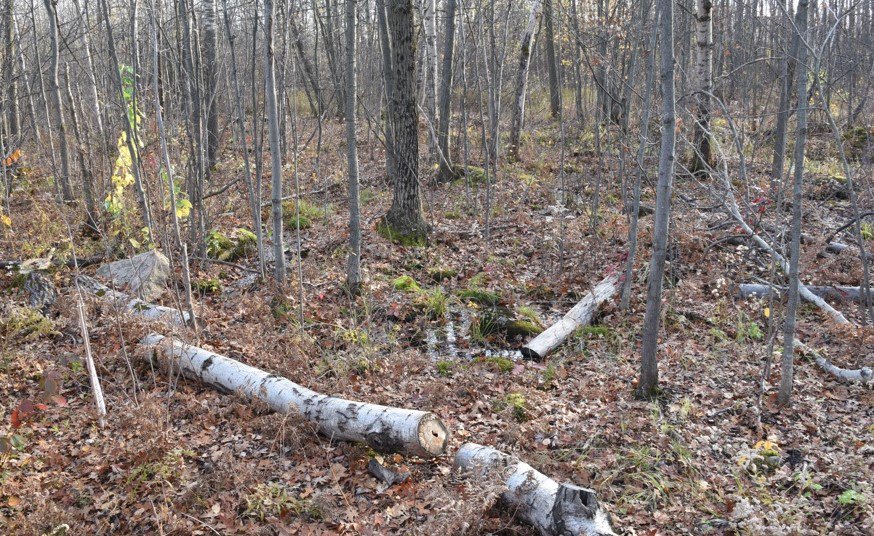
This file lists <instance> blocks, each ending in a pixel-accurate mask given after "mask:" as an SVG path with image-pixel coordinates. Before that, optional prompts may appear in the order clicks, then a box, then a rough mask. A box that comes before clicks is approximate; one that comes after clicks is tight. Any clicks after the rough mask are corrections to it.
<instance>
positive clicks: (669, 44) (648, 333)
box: [637, 0, 677, 397]
mask: <svg viewBox="0 0 874 536" xmlns="http://www.w3.org/2000/svg"><path fill="white" fill-rule="evenodd" d="M658 6H659V10H660V13H659V24H658V26H659V29H658V31H659V32H660V33H661V37H660V41H661V43H660V46H661V51H660V54H661V89H662V141H661V152H660V153H659V176H658V183H657V184H656V208H655V223H654V225H653V240H652V258H651V259H650V263H649V276H648V278H647V292H646V313H645V314H644V317H643V337H642V338H643V350H642V355H641V360H640V382H639V384H638V387H637V392H638V395H639V396H642V397H652V396H655V395H656V394H658V389H659V369H658V338H659V325H660V323H661V320H660V316H661V305H662V281H663V280H664V277H665V259H666V258H667V249H668V248H667V246H668V232H669V230H670V220H671V184H672V182H673V179H674V159H675V155H674V149H675V142H676V130H675V129H676V124H677V112H676V107H675V104H674V99H675V96H674V95H675V91H674V3H673V0H659V2H658ZM653 31H656V30H655V29H653Z"/></svg>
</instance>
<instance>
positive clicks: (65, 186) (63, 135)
mask: <svg viewBox="0 0 874 536" xmlns="http://www.w3.org/2000/svg"><path fill="white" fill-rule="evenodd" d="M56 1H57V0H44V3H45V6H46V12H47V13H48V15H49V36H50V38H51V47H52V66H51V76H50V77H49V91H50V93H51V95H52V107H53V108H54V110H53V112H54V117H53V120H54V122H55V127H56V128H57V129H58V146H59V149H60V150H59V153H60V155H61V169H60V170H59V171H60V175H61V176H60V177H58V179H59V180H60V183H61V192H62V193H63V196H64V201H66V202H67V203H71V202H72V201H73V187H72V184H71V183H70V157H69V154H68V152H67V124H66V122H65V121H64V104H63V101H62V100H61V86H60V83H59V80H58V71H59V66H60V57H61V51H60V46H59V44H58V41H59V37H58V17H57V10H56V4H55V2H56Z"/></svg>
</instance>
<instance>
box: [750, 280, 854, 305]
mask: <svg viewBox="0 0 874 536" xmlns="http://www.w3.org/2000/svg"><path fill="white" fill-rule="evenodd" d="M807 289H808V290H810V292H812V293H813V294H815V295H817V296H819V297H820V298H831V299H833V300H838V301H842V302H846V301H853V302H857V303H858V302H860V301H862V289H861V288H859V287H844V286H825V285H823V286H815V285H808V286H807ZM775 290H776V291H777V292H779V293H785V292H786V291H787V289H786V288H785V287H777V286H772V285H761V284H757V283H741V284H740V285H739V286H738V291H737V292H738V296H739V297H741V298H750V297H753V296H755V297H759V298H767V297H768V296H770V295H771V292H772V291H775ZM870 299H871V298H870V297H869V298H868V300H866V301H870ZM866 305H867V304H866Z"/></svg>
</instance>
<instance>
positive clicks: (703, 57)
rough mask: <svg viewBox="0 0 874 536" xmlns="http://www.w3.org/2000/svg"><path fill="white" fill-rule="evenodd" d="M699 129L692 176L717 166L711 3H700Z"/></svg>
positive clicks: (697, 17) (697, 16) (697, 63)
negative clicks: (713, 142) (713, 136)
mask: <svg viewBox="0 0 874 536" xmlns="http://www.w3.org/2000/svg"><path fill="white" fill-rule="evenodd" d="M695 5H696V13H695V20H696V25H697V28H696V34H697V39H696V45H697V48H696V49H695V78H696V79H697V88H696V89H697V90H698V92H697V93H695V129H694V135H693V153H692V162H691V165H690V167H689V169H690V170H691V171H692V173H701V172H703V173H706V172H707V170H708V169H710V167H711V166H712V165H713V151H712V149H711V147H710V144H711V140H710V93H711V92H712V91H713V18H712V16H711V12H712V10H713V3H712V1H711V0H696V1H695Z"/></svg>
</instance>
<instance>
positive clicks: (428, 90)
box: [419, 0, 437, 148]
mask: <svg viewBox="0 0 874 536" xmlns="http://www.w3.org/2000/svg"><path fill="white" fill-rule="evenodd" d="M419 1H420V2H421V4H420V5H421V7H422V33H423V36H424V38H425V66H426V69H425V71H426V72H425V107H426V110H427V114H428V122H429V123H430V124H431V128H432V129H436V128H437V3H436V1H435V0H419ZM428 139H429V140H430V139H432V138H431V137H430V136H429V137H428ZM429 147H431V148H435V147H434V145H433V144H432V143H429Z"/></svg>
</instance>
